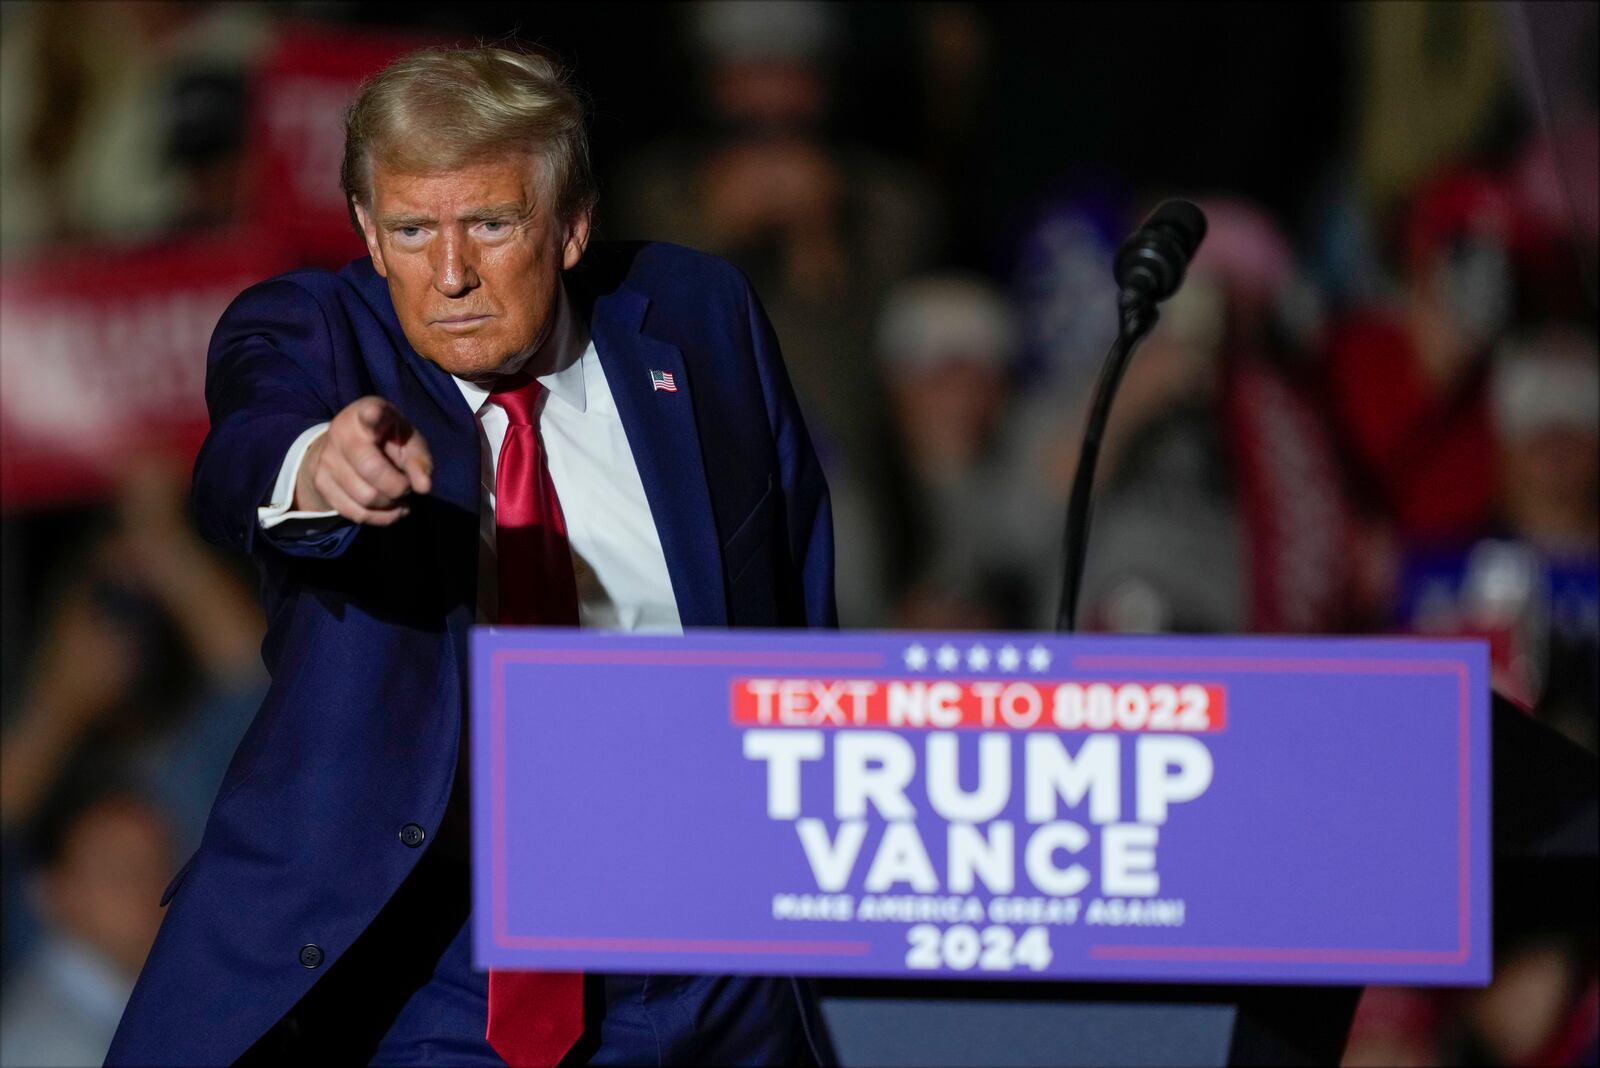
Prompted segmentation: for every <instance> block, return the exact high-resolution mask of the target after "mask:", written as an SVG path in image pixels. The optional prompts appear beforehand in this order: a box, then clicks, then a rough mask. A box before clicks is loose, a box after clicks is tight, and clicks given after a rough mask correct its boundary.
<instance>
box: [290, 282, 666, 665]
mask: <svg viewBox="0 0 1600 1068" xmlns="http://www.w3.org/2000/svg"><path fill="white" fill-rule="evenodd" d="M557 316H558V318H557V321H556V327H555V330H554V333H553V335H552V342H551V343H550V344H548V345H546V346H545V347H544V348H543V349H542V350H541V351H540V352H538V353H536V354H535V355H534V357H533V359H534V360H536V361H539V364H540V366H532V367H530V369H531V370H533V371H534V372H535V376H536V377H537V378H538V380H539V382H540V383H541V384H542V385H543V386H544V387H545V391H546V392H545V395H544V397H543V398H542V399H541V401H540V405H539V409H540V410H539V417H538V428H539V437H540V440H541V441H542V443H543V445H544V452H545V460H546V463H548V464H549V467H550V478H551V481H553V482H554V483H555V487H556V497H557V498H558V499H559V500H560V502H561V514H562V516H563V517H564V518H565V519H566V523H567V542H568V545H569V546H570V547H571V550H572V570H573V575H574V577H575V578H576V579H577V584H578V622H579V625H580V626H585V627H600V628H603V629H606V630H621V631H652V632H656V633H667V634H679V633H682V631H683V624H682V621H681V620H680V619H679V617H678V602H677V600H676V599H675V598H674V597H673V594H672V579H671V577H670V576H669V575H668V573H667V560H666V556H665V554H664V553H663V552H662V550H661V539H660V537H659V536H658V535H657V534H656V525H655V520H654V519H653V518H652V516H651V514H650V503H649V501H648V500H647V499H646V498H645V495H644V483H643V482H642V481H641V480H640V478H639V467H638V465H637V464H635V463H634V460H633V450H632V449H631V448H629V446H628V437H627V433H626V432H625V430H624V428H623V425H622V419H621V417H620V416H619V415H618V414H617V406H616V402H615V400H614V399H613V398H612V395H611V387H610V386H609V385H607V383H606V375H605V370H604V369H603V368H602V367H601V366H600V357H599V355H598V354H597V353H596V352H595V347H594V342H593V340H591V339H590V338H589V337H588V333H587V331H586V330H585V329H584V328H583V324H582V323H580V322H578V321H577V318H576V316H574V315H573V314H572V312H571V308H570V305H569V303H568V301H567V296H566V291H565V289H564V288H563V290H562V291H561V295H560V300H559V303H558V306H557ZM541 370H542V371H543V373H540V371H541ZM455 383H456V386H457V387H458V388H459V389H460V390H461V395H462V397H463V398H465V400H466V402H467V406H468V407H469V408H471V409H472V410H473V411H474V412H475V413H476V414H477V417H478V444H479V452H480V455H481V456H482V458H483V459H482V463H481V465H480V470H479V489H480V500H481V507H480V509H479V516H480V522H479V535H480V538H479V556H478V619H479V622H493V620H494V619H495V606H496V604H497V602H498V600H499V597H498V592H497V590H498V586H497V577H496V576H497V573H498V572H497V570H496V563H495V524H494V506H495V500H494V484H495V471H496V470H497V467H498V464H499V462H500V446H501V444H502V443H503V442H504V441H505V436H506V424H507V420H506V413H505V410H504V409H502V408H501V407H500V406H499V405H497V404H494V403H491V402H490V401H489V393H488V391H487V390H485V389H483V388H482V387H481V386H477V385H475V384H473V383H471V382H468V381H465V380H464V379H460V378H457V379H455ZM327 428H328V424H327V423H319V424H317V425H316V426H313V427H311V428H309V429H308V430H306V432H305V433H303V434H301V435H300V436H299V437H298V438H296V439H295V442H294V444H293V445H292V446H290V448H289V452H288V453H287V455H285V457H284V461H283V467H282V468H281V469H280V470H279V473H278V480H277V483H276V484H275V485H274V487H273V492H272V502H271V503H270V504H268V505H267V506H265V507H263V508H261V509H259V512H258V515H259V519H260V523H261V526H262V527H263V529H270V528H272V527H275V526H277V525H278V524H280V523H284V522H295V521H300V522H304V521H311V520H322V521H325V520H327V519H328V518H329V517H335V516H337V513H336V512H296V511H291V510H290V506H291V505H292V503H293V501H294V486H295V480H296V478H297V477H298V475H299V471H300V464H301V462H302V461H303V460H304V459H305V454H306V450H307V449H308V448H309V447H310V445H311V442H312V441H314V440H316V438H317V436H318V435H319V434H321V433H322V432H323V431H325V430H326V429H327ZM401 522H407V520H401Z"/></svg>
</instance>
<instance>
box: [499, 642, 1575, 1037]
mask: <svg viewBox="0 0 1600 1068" xmlns="http://www.w3.org/2000/svg"><path fill="white" fill-rule="evenodd" d="M472 716H473V720H472V739H473V753H472V758H473V772H474V774H473V780H472V781H473V835H474V849H473V854H474V868H475V870H474V907H473V914H474V956H475V962H476V964H477V966H478V967H480V968H486V967H508V968H517V967H521V968H543V969H552V970H583V971H598V972H606V971H610V972H651V973H656V972H659V973H669V974H681V973H686V972H687V973H713V974H715V973H728V974H778V975H784V974H794V975H802V976H810V977H812V978H813V980H814V984H815V987H816V989H817V990H818V991H819V993H820V1004H821V1011H822V1015H823V1018H824V1020H825V1021H826V1024H827V1026H828V1030H829V1032H830V1035H831V1037H832V1040H833V1045H834V1052H835V1053H836V1055H837V1057H838V1059H839V1062H840V1063H841V1064H844V1065H856V1064H861V1065H867V1064H874V1065H897V1064H906V1065H911V1064H919V1065H937V1064H951V1065H955V1064H962V1065H974V1064H986V1065H1044V1064H1050V1065H1071V1064H1097V1065H1117V1064H1151V1063H1160V1064H1196V1065H1199V1064H1293V1063H1332V1062H1334V1061H1336V1060H1337V1058H1338V1055H1339V1052H1340V1050H1341V1049H1342V1046H1343V1042H1344V1038H1345V1034H1346V1032H1347V1030H1348V1026H1349V1022H1350V1019H1351V1016H1352V1014H1353V1012H1354V1009H1355V1004H1356V1000H1357V998H1358V996H1359V992H1360V988H1361V987H1362V986H1363V985H1366V984H1369V983H1382V984H1399V985H1409V984H1430V985H1458V986H1472V985H1482V984H1484V983H1486V982H1487V981H1488V978H1489V973H1490V945H1489V943H1490V917H1491V901H1490V895H1489V888H1490V874H1491V867H1492V866H1493V868H1494V870H1495V874H1496V876H1497V878H1499V879H1500V880H1501V886H1502V890H1501V893H1505V892H1507V889H1506V888H1510V892H1512V893H1515V892H1517V891H1516V887H1517V886H1518V880H1522V885H1527V879H1528V878H1529V873H1532V877H1534V878H1537V873H1538V871H1539V869H1540V868H1541V867H1542V866H1547V865H1551V864H1562V865H1567V867H1568V868H1569V869H1570V872H1569V874H1571V873H1576V874H1577V876H1578V877H1579V878H1580V880H1581V878H1582V877H1583V873H1585V872H1587V878H1588V880H1589V882H1588V884H1587V885H1588V887H1589V888H1590V889H1591V890H1592V888H1593V883H1594V870H1595V853H1594V827H1595V775H1594V762H1593V759H1592V758H1587V757H1586V755H1585V754H1582V753H1581V751H1577V750H1576V747H1570V746H1568V747H1563V746H1562V744H1561V740H1560V739H1558V738H1555V737H1554V736H1551V735H1549V732H1546V731H1544V730H1543V729H1542V728H1541V727H1540V725H1538V724H1536V723H1533V722H1532V721H1531V720H1528V719H1527V718H1526V717H1525V716H1523V715H1522V714H1521V713H1520V712H1518V711H1516V710H1515V709H1511V708H1509V707H1502V706H1500V705H1498V704H1497V705H1496V707H1495V709H1494V713H1493V717H1492V719H1493V732H1492V733H1493V745H1494V752H1495V761H1496V767H1497V769H1508V768H1514V767H1517V766H1523V765H1527V766H1533V767H1538V768H1541V769H1543V771H1542V773H1541V775H1540V776H1539V777H1538V778H1537V779H1535V780H1532V782H1536V783H1538V787H1537V789H1538V790H1539V791H1540V793H1539V794H1538V796H1537V797H1533V796H1530V795H1529V793H1528V792H1527V791H1522V792H1519V787H1520V786H1521V785H1523V784H1524V783H1529V780H1526V779H1521V778H1516V777H1510V776H1508V777H1506V778H1505V781H1504V782H1501V783H1498V784H1497V789H1496V790H1495V791H1494V804H1495V815H1496V817H1497V818H1496V819H1495V821H1494V824H1493V836H1494V838H1493V840H1494V848H1495V853H1494V858H1493V864H1491V855H1490V842H1491V819H1490V808H1489V806H1490V749H1491V714H1490V695H1489V691H1488V674H1487V657H1486V651H1485V649H1484V647H1483V645H1482V644H1481V643H1472V642H1434V641H1430V642H1424V641H1410V640H1357V639H1333V640H1313V639H1253V638H1109V637H1071V638H1063V637H1060V636H1056V635H1020V634H961V635H923V634H880V633H874V634H837V633H823V632H751V631H736V632H700V633H693V634H690V635H687V636H683V637H671V638H668V637H637V636H621V635H606V634H596V633H594V632H584V631H576V630H574V631H556V630H549V629H543V628H540V629H530V630H519V629H514V628H507V629H493V628H482V629H480V630H478V631H476V632H475V633H474V638H473V675H472ZM1563 784H1564V785H1563ZM1529 785H1530V788H1532V787H1531V783H1530V784H1529ZM574 800H576V804H574ZM1579 887H1580V889H1579V891H1578V892H1579V893H1581V892H1582V890H1581V887H1582V883H1581V881H1580V884H1579ZM1582 900H1583V898H1581V897H1577V896H1574V898H1573V901H1572V904H1573V906H1574V907H1576V906H1577V904H1578V903H1579V902H1580V901H1582Z"/></svg>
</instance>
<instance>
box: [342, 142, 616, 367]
mask: <svg viewBox="0 0 1600 1068" xmlns="http://www.w3.org/2000/svg"><path fill="white" fill-rule="evenodd" d="M542 171H543V168H542V167H541V166H540V165H539V164H538V163H537V162H536V161H535V160H534V159H533V158H532V157H528V156H518V155H511V156H504V157H500V158H498V159H492V160H488V161H485V162H483V163H478V164H474V165H471V166H466V167H461V168H458V169H456V170H453V171H449V172H445V173H442V174H432V175H414V174H399V173H395V172H392V171H389V170H387V169H385V168H384V167H382V166H378V165H374V167H373V174H372V204H371V206H370V208H367V207H364V206H363V205H361V204H360V203H357V204H356V214H357V217H358V218H359V219H360V221H361V227H362V229H363V231H364V232H365V234H366V239H367V251H368V252H369V253H370V254H371V256H372V265H373V267H374V268H375V269H376V270H377V272H378V274H380V275H382V276H383V277H384V278H386V279H388V282H389V297H390V299H391V300H392V301H393V303H394V309H395V313H396V315H398V316H399V318H400V326H401V329H403V330H404V331H405V335H406V340H408V341H410V342H411V347H412V348H414V349H416V350H417V352H418V353H419V354H420V355H421V356H422V357H423V358H425V359H427V360H430V361H432V362H433V363H435V364H437V365H439V366H440V367H442V368H443V369H444V370H446V371H448V372H449V373H451V374H453V375H456V376H458V377H461V378H469V379H470V378H485V377H491V376H493V375H496V374H502V373H506V372H509V371H514V370H516V369H517V367H518V366H519V365H520V362H521V358H522V357H525V356H526V355H528V354H529V353H531V352H533V351H534V349H535V348H536V347H537V346H538V345H539V344H541V343H542V342H543V341H544V339H545V337H546V335H547V334H548V333H549V331H550V328H551V326H552V320H553V319H554V316H555V309H556V299H557V286H558V285H559V284H560V277H561V272H562V271H563V270H565V269H567V268H570V267H573V266H575V265H576V264H577V262H578V260H579V259H580V258H581V257H582V255H583V248H584V245H585V243H586V242H587V241H588V238H589V220H588V217H587V215H585V216H582V217H580V218H579V219H577V220H574V221H573V222H571V223H568V224H565V225H564V224H562V223H561V222H560V221H558V220H557V219H556V218H555V216H554V212H553V204H552V202H551V201H550V200H549V199H548V198H546V197H545V196H543V195H541V193H542V190H541V189H540V188H539V187H540V186H542V185H543V184H544V183H543V182H542V181H541V180H540V176H541V173H542Z"/></svg>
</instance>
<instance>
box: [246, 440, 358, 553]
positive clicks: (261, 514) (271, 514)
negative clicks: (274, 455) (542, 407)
mask: <svg viewBox="0 0 1600 1068" xmlns="http://www.w3.org/2000/svg"><path fill="white" fill-rule="evenodd" d="M327 429H328V424H327V423H318V424H317V425H316V426H313V427H308V428H307V429H306V431H305V432H304V433H303V434H301V435H300V436H299V437H297V438H295V439H294V444H293V445H290V446H289V451H288V453H287V454H285V455H284V458H283V467H281V468H279V470H278V481H277V482H276V483H274V484H273V487H272V503H270V504H268V505H266V506H264V507H261V508H257V509H256V516H257V517H258V518H259V519H260V521H261V529H262V530H271V529H272V528H273V527H275V526H277V525H278V524H279V523H284V522H288V521H289V520H292V519H327V518H329V517H331V516H337V515H338V514H339V513H338V512H331V511H330V512H291V511H290V510H289V509H290V507H291V506H292V505H293V504H294V484H295V481H296V480H297V479H298V478H299V477H300V465H301V464H302V463H303V462H305V458H306V450H307V449H309V448H311V443H312V442H313V441H316V440H317V438H318V437H320V436H321V435H322V432H323V431H325V430H327Z"/></svg>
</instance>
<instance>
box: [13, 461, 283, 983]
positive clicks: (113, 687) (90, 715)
mask: <svg viewBox="0 0 1600 1068" xmlns="http://www.w3.org/2000/svg"><path fill="white" fill-rule="evenodd" d="M184 496H185V495H184V466H183V465H182V464H180V463H179V461H178V460H177V459H176V458H175V457H172V456H170V455H165V454H158V453H150V454H146V455H143V456H136V457H134V458H132V459H131V460H130V462H129V467H128V470H127V472H126V473H125V475H124V476H123V478H122V479H121V480H120V482H119V490H118V495H117V504H116V507H115V508H114V510H113V513H112V520H111V523H110V525H109V528H108V529H107V530H106V532H105V533H103V534H102V535H100V536H99V537H97V538H96V539H94V540H93V541H92V543H91V544H90V547H89V548H88V549H87V550H86V552H85V553H84V554H83V558H81V559H79V560H77V561H75V562H74V566H73V567H71V568H70V569H69V570H70V571H71V572H72V573H73V576H74V577H73V578H71V579H70V580H68V582H67V584H66V586H65V587H64V589H63V590H62V592H61V593H59V594H58V595H57V596H56V597H55V599H54V601H53V603H52V604H51V606H50V607H49V609H48V610H47V615H46V618H45V622H44V625H43V627H42V628H41V634H40V637H39V640H38V644H37V648H36V650H35V653H34V656H33V661H32V663H31V665H30V667H29V671H28V679H27V683H26V685H25V686H24V688H23V690H22V692H21V694H20V696H19V699H18V708H17V711H16V714H15V715H14V716H13V717H12V718H11V719H10V720H9V721H8V722H7V724H6V726H5V731H4V735H3V738H0V848H3V850H4V853H5V858H6V861H7V863H6V865H5V873H4V878H5V887H6V890H7V893H6V913H5V917H6V930H5V940H4V950H5V964H6V965H7V966H8V967H9V966H10V965H11V964H14V963H15V960H16V957H17V956H18V955H19V954H20V953H21V952H23V951H25V950H26V948H27V947H28V945H29V944H30V943H31V942H32V941H33V940H35V938H36V936H37V930H36V928H37V925H38V917H37V915H36V914H35V912H34V910H32V909H31V908H30V907H29V903H30V902H31V901H32V900H33V898H31V897H30V896H29V895H27V894H25V893H24V892H23V890H22V887H23V884H24V882H25V880H26V878H27V873H28V871H29V870H30V868H29V865H30V863H31V860H30V853H31V841H32V837H33V833H34V825H35V822H36V821H37V820H38V819H39V817H40V813H41V811H42V810H43V808H44V807H45V805H46V802H47V799H48V798H49V797H50V796H51V795H52V794H53V793H55V792H57V791H60V790H63V789H70V788H71V787H72V784H73V783H74V782H75V781H77V780H80V779H82V778H84V777H85V776H90V777H92V776H95V775H98V774H102V773H103V769H106V768H110V769H113V770H114V771H115V772H116V773H117V774H120V775H123V776H125V777H127V778H129V779H130V781H133V782H135V783H137V784H138V786H139V788H140V789H141V790H142V791H143V792H144V793H145V794H146V795H147V796H149V797H150V798H151V799H153V800H155V801H158V802H160V803H161V804H162V806H163V807H164V810H165V813H166V815H165V816H164V819H165V820H166V821H167V822H168V823H169V825H170V831H169V833H170V834H171V836H172V837H173V840H174V847H175V848H176V849H177V850H179V851H180V852H183V853H188V852H191V851H193V850H194V849H195V848H196V847H198V845H199V844H200V838H201V833H202V830H203V827H204V824H205V819H206V813H207V811H208V810H209V808H210V805H211V800H212V798H213V797H214V796H215V794H216V790H217V786H218V784H219V783H220V782H221V781H222V777H223V773H224V771H225V770H226V768H227V765H228V762H229V760H230V759H231V758H232V755H233V750H234V747H235V746H236V745H237V744H238V742H239V739H240V737H241V736H242V735H243V734H244V731H245V728H246V726H247V725H248V724H249V722H250V717H251V715H252V714H253V713H254V711H255V708H256V705H257V704H259V702H260V699H261V694H262V692H263V689H264V686H265V674H264V672H263V671H262V667H261V662H260V656H259V647H260V642H261V634H262V628H261V623H260V620H259V617H258V616H257V614H256V609H255V607H254V604H253V599H252V597H251V594H250V591H249V589H248V587H246V586H245V584H244V583H243V582H242V581H241V579H240V578H239V576H238V573H237V572H236V571H235V570H234V568H233V566H232V565H231V563H230V562H227V561H225V560H224V559H222V558H221V557H220V556H219V555H218V554H217V553H216V552H215V551H214V550H213V549H211V548H210V547H208V546H206V545H205V544H204V543H203V542H201V541H200V539H199V538H198V537H197V536H196V535H195V533H194V531H193V529H192V527H191V526H190V524H189V520H188V513H187V510H186V508H185V505H184ZM170 874H171V872H170V871H169V872H168V875H170Z"/></svg>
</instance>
